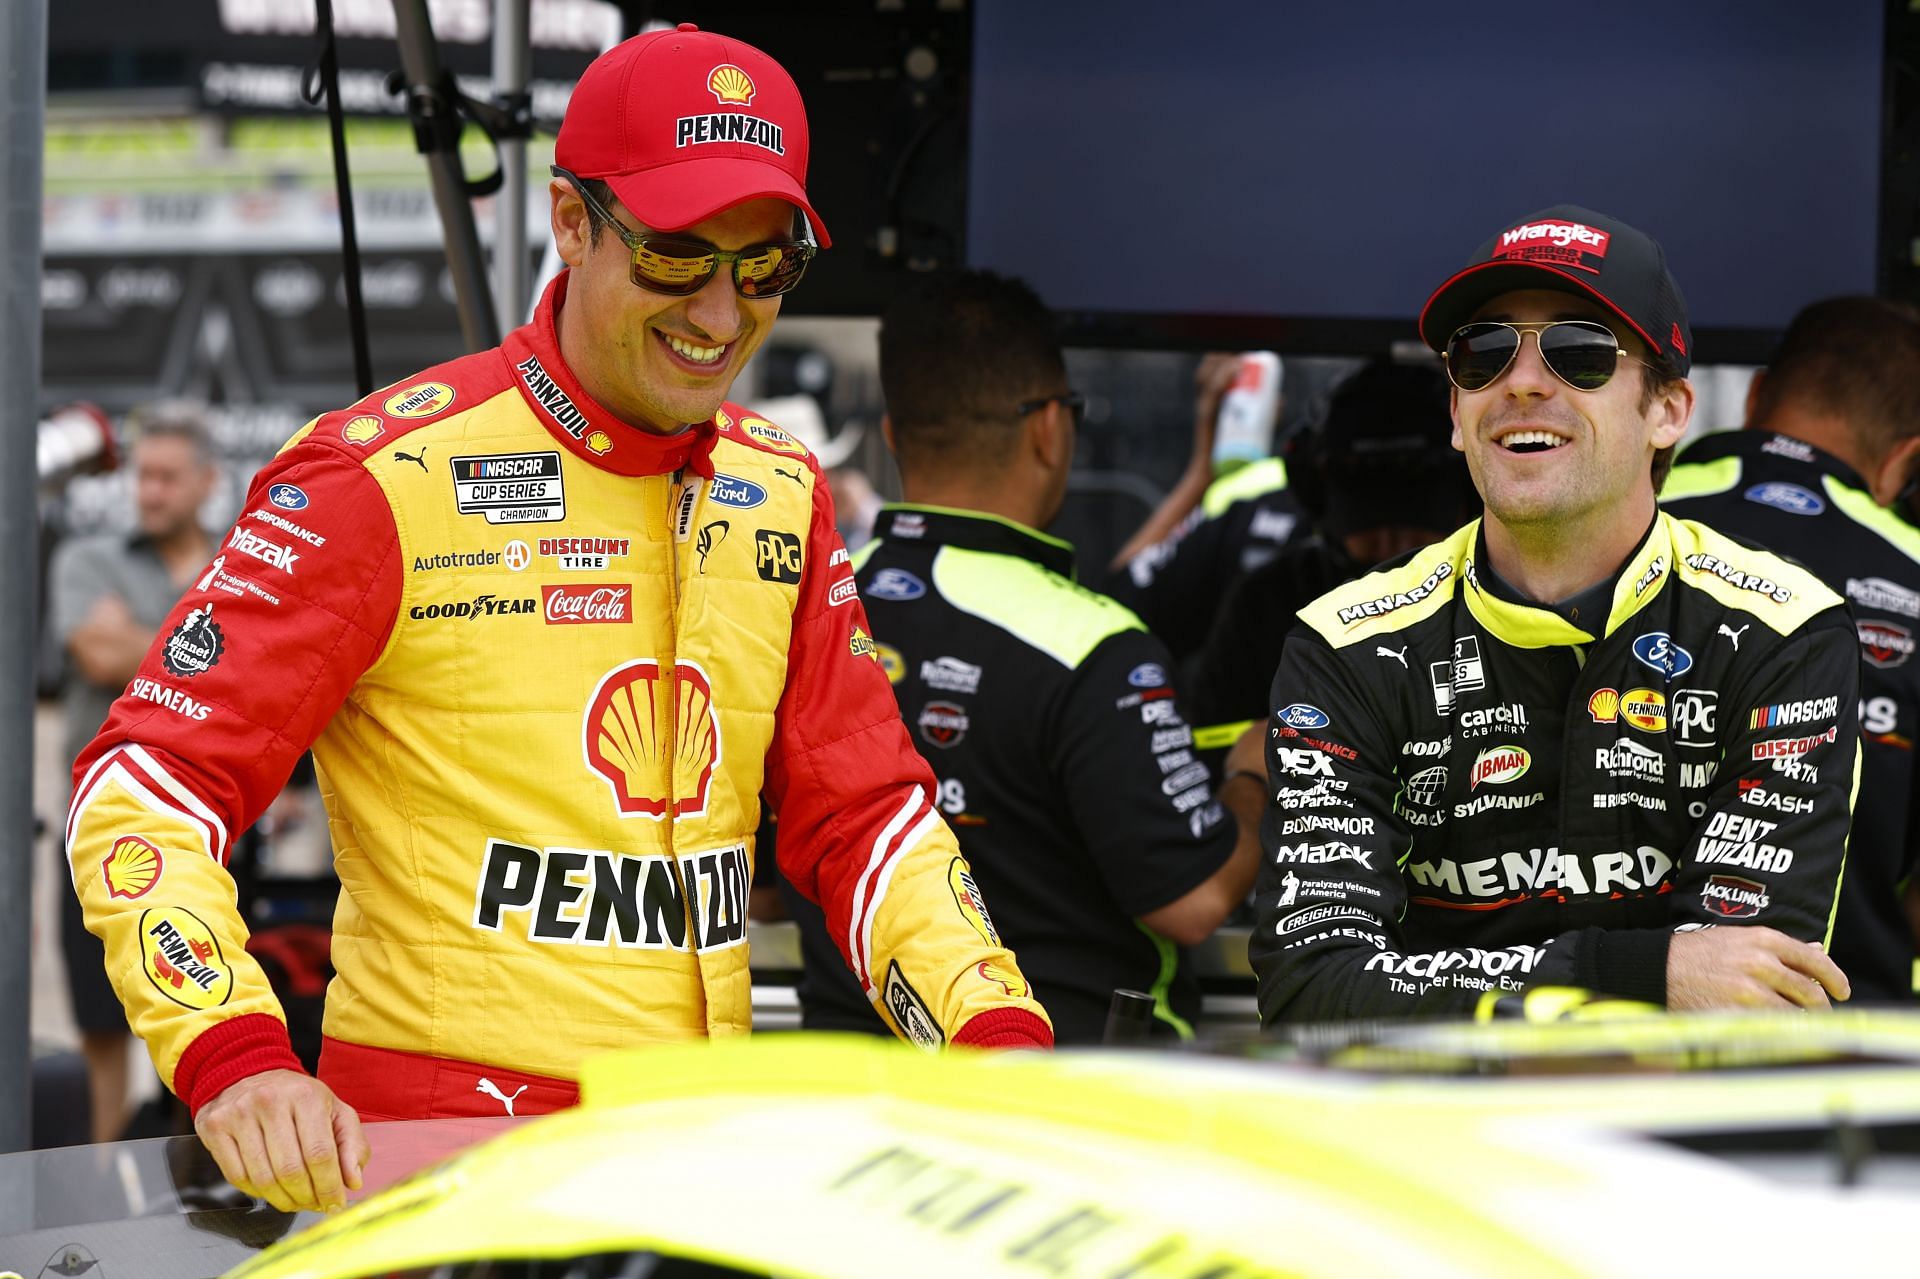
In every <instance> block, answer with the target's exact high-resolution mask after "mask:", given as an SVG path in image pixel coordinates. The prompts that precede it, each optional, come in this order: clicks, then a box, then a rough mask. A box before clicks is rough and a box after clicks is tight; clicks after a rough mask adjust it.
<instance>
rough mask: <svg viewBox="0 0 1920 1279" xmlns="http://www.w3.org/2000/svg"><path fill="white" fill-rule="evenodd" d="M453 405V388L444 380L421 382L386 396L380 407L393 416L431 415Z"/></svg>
mask: <svg viewBox="0 0 1920 1279" xmlns="http://www.w3.org/2000/svg"><path fill="white" fill-rule="evenodd" d="M452 405H453V388H452V387H450V386H448V385H447V384H446V383H445V382H421V383H419V384H417V385H414V386H410V387H408V388H407V389H406V390H404V391H396V392H394V393H393V394H392V395H389V396H388V397H387V402H386V403H385V404H382V405H381V406H380V407H381V408H383V409H385V410H386V411H387V413H388V414H389V415H390V416H393V417H405V418H415V417H432V416H433V415H434V414H436V413H444V412H445V411H446V410H447V409H449V408H451V407H452Z"/></svg>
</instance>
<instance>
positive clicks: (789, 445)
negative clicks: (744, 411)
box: [740, 417, 807, 457]
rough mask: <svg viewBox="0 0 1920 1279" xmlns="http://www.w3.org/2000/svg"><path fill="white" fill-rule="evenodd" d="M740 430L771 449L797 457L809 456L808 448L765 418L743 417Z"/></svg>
mask: <svg viewBox="0 0 1920 1279" xmlns="http://www.w3.org/2000/svg"><path fill="white" fill-rule="evenodd" d="M740 429H741V430H743V431H745V432H746V433H747V434H748V435H750V436H752V437H753V438H754V439H756V440H758V441H760V442H761V443H762V444H764V445H766V446H767V447H768V448H770V449H775V450H777V451H779V452H781V453H791V454H793V455H794V456H795V457H805V456H807V446H806V445H804V444H802V443H801V442H800V441H799V440H796V439H794V438H793V437H792V436H791V435H788V434H787V433H786V432H785V431H783V430H781V429H780V428H779V427H777V426H775V425H774V424H773V423H771V422H769V421H767V419H765V418H763V417H743V418H741V419H740Z"/></svg>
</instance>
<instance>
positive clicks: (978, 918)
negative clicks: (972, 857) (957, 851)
mask: <svg viewBox="0 0 1920 1279" xmlns="http://www.w3.org/2000/svg"><path fill="white" fill-rule="evenodd" d="M947 887H949V888H951V889H952V890H953V903H954V905H956V906H958V907H959V908H960V913H961V914H962V915H964V916H965V917H966V920H967V922H968V923H969V924H972V925H973V931H974V932H976V933H979V934H980V939H981V940H982V941H984V942H986V943H987V945H989V946H998V945H999V944H1000V932H999V930H998V929H996V928H995V927H994V926H993V916H991V915H989V914H987V899H986V898H984V897H982V896H981V895H980V885H978V884H976V883H974V882H973V872H972V871H971V870H969V869H967V862H966V859H965V858H964V857H956V858H954V859H953V860H952V861H951V862H949V863H947Z"/></svg>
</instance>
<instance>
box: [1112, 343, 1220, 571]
mask: <svg viewBox="0 0 1920 1279" xmlns="http://www.w3.org/2000/svg"><path fill="white" fill-rule="evenodd" d="M1239 369H1240V357H1239V356H1237V355H1233V354H1229V353H1225V352H1220V351H1215V352H1214V353H1212V354H1211V355H1208V356H1207V357H1206V358H1205V359H1203V360H1201V361H1200V367H1199V368H1198V369H1197V370H1195V371H1194V375H1193V385H1194V397H1193V450H1192V452H1191V454H1190V455H1189V456H1188V458H1187V469H1186V470H1185V472H1183V473H1182V474H1181V476H1180V481H1179V483H1177V484H1175V485H1174V486H1173V489H1172V491H1171V492H1169V493H1168V494H1167V495H1166V497H1164V498H1163V499H1161V502H1160V505H1159V506H1157V507H1155V508H1154V511H1153V514H1151V515H1149V516H1148V517H1147V519H1146V522H1145V523H1144V524H1142V525H1141V526H1140V527H1139V528H1137V529H1135V530H1134V533H1133V536H1132V537H1130V538H1128V539H1127V544H1126V545H1125V546H1122V547H1121V548H1120V549H1119V551H1118V552H1116V553H1115V555H1114V557H1113V563H1112V564H1111V565H1110V566H1109V567H1111V568H1115V569H1118V568H1120V567H1122V566H1123V565H1125V564H1126V563H1127V562H1128V561H1129V560H1131V559H1132V558H1133V557H1134V556H1136V555H1138V554H1139V553H1140V552H1141V551H1144V550H1146V549H1147V548H1148V547H1149V546H1152V545H1154V544H1155V543H1156V542H1163V541H1165V540H1166V539H1167V538H1168V537H1170V536H1171V535H1172V533H1173V531H1174V529H1176V528H1178V527H1179V526H1180V521H1182V520H1184V519H1186V518H1187V516H1188V515H1190V514H1192V512H1193V510H1194V508H1195V507H1197V506H1199V505H1200V499H1201V498H1203V497H1205V496H1206V493H1207V486H1208V485H1209V484H1211V483H1213V432H1214V426H1215V423H1216V422H1217V420H1218V419H1219V417H1220V400H1221V398H1222V397H1223V396H1225V395H1226V393H1227V388H1229V387H1231V386H1232V385H1233V379H1234V376H1235V374H1237V373H1238V372H1239Z"/></svg>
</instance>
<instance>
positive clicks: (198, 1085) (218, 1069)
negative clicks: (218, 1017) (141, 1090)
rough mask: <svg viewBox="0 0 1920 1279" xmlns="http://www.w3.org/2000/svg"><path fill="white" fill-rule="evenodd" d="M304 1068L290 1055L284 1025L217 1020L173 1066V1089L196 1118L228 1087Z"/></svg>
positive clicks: (259, 1017)
mask: <svg viewBox="0 0 1920 1279" xmlns="http://www.w3.org/2000/svg"><path fill="white" fill-rule="evenodd" d="M306 1069H307V1068H306V1067H305V1066H303V1065H301V1064H300V1059H299V1058H298V1057H296V1056H294V1053H293V1043H292V1041H291V1040H289V1039H288V1038H287V1026H286V1023H285V1022H283V1021H281V1020H280V1019H279V1018H278V1017H270V1016H268V1015H267V1014H266V1013H246V1014H244V1015H242V1016H239V1017H234V1018H231V1019H229V1020H227V1021H223V1022H221V1023H220V1024H219V1025H217V1026H215V1027H213V1028H212V1029H211V1030H208V1031H205V1032H203V1033H202V1034H201V1035H200V1037H199V1038H197V1039H195V1040H194V1041H193V1042H192V1043H190V1044H188V1045H187V1050H186V1051H185V1052H183V1053H181V1054H180V1062H179V1064H178V1065H176V1066H175V1067H174V1068H173V1091H174V1093H175V1094H176V1095H177V1096H179V1098H180V1100H182V1101H184V1102H186V1103H187V1109H188V1110H190V1111H192V1112H193V1113H194V1114H195V1115H198V1114H199V1113H200V1108H201V1107H202V1106H204V1105H206V1104H207V1103H208V1102H210V1101H212V1100H213V1099H214V1098H215V1097H218V1096H219V1095H220V1094H221V1093H222V1092H224V1091H226V1089H227V1088H229V1087H231V1086H232V1085H234V1084H236V1083H238V1082H240V1081H241V1080H242V1079H245V1078H246V1077H247V1076H248V1075H257V1074H260V1073H261V1072H263V1071H268V1070H297V1071H299V1072H300V1073H302V1074H305V1073H306Z"/></svg>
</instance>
